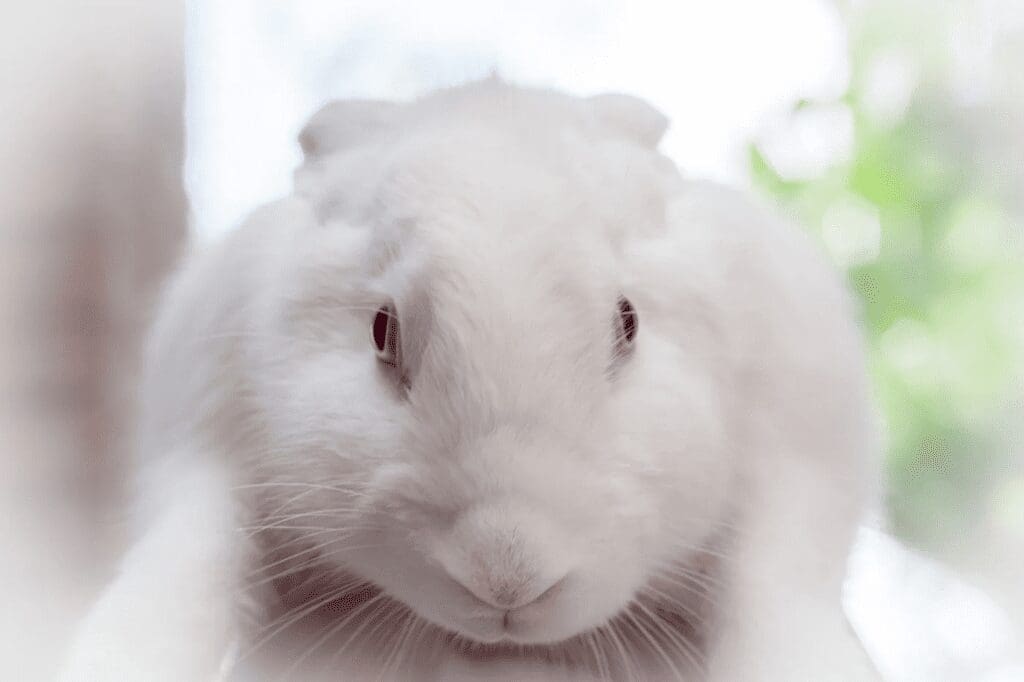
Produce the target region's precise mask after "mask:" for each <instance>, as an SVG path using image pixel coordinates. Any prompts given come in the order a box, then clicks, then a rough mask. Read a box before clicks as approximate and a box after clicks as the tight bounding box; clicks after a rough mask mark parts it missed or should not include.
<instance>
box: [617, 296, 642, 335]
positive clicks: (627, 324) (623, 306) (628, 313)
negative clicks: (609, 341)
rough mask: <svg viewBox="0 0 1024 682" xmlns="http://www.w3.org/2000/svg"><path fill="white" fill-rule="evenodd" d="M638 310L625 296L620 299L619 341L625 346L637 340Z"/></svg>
mask: <svg viewBox="0 0 1024 682" xmlns="http://www.w3.org/2000/svg"><path fill="white" fill-rule="evenodd" d="M638 322H639V320H638V318H637V315H636V308H634V307H633V304H632V303H630V302H629V299H628V298H626V297H625V296H620V297H619V339H620V342H624V343H625V345H627V346H628V345H629V344H632V343H633V339H635V338H636V332H637V323H638Z"/></svg>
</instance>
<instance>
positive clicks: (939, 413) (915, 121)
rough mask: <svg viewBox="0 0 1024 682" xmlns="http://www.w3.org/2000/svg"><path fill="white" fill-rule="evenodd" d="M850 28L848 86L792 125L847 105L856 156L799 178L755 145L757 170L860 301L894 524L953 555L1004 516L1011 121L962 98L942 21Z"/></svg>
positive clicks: (1012, 332) (1014, 316) (1017, 356)
mask: <svg viewBox="0 0 1024 682" xmlns="http://www.w3.org/2000/svg"><path fill="white" fill-rule="evenodd" d="M848 19H849V23H850V33H849V47H850V55H849V62H850V74H851V75H850V79H849V85H848V87H847V89H846V92H845V93H844V94H843V95H842V96H841V97H840V98H838V100H833V101H830V102H807V101H802V102H798V103H796V104H795V105H794V107H793V111H792V115H791V117H790V123H793V124H795V121H796V120H797V119H799V117H801V116H806V114H807V113H808V112H810V113H813V112H814V111H815V110H823V109H826V108H827V109H828V110H831V111H835V110H836V109H837V108H838V109H839V111H841V112H842V113H843V114H844V115H845V119H844V120H845V121H846V123H847V130H846V134H847V135H848V134H849V133H850V129H851V128H852V137H851V142H850V144H849V145H848V147H849V148H848V149H846V150H845V152H844V153H842V154H839V155H838V156H839V158H836V159H833V160H832V162H831V163H828V164H826V165H825V167H823V168H821V169H819V170H817V171H816V172H814V173H812V174H810V175H807V174H804V175H799V174H798V177H794V176H793V175H794V174H792V173H788V174H787V173H786V172H785V169H783V170H781V171H780V168H779V166H781V165H782V164H779V163H778V162H776V163H775V164H774V165H773V162H772V161H773V160H772V158H771V154H770V153H769V152H770V151H771V150H770V149H769V148H768V146H767V145H765V144H764V143H763V142H762V143H760V144H754V145H752V147H751V150H750V161H751V166H750V167H751V172H752V177H753V181H754V184H755V186H757V187H759V188H761V189H762V190H764V191H767V192H768V193H770V194H771V195H772V196H773V197H774V198H775V199H776V201H777V202H779V203H781V204H782V205H783V206H784V207H787V208H788V209H789V210H790V211H791V212H792V213H794V214H795V215H796V216H797V217H798V219H799V220H800V221H801V222H802V223H803V224H805V225H808V226H810V228H811V229H812V230H814V231H815V232H816V234H818V235H819V236H820V237H821V238H822V240H823V242H824V243H825V245H826V247H828V248H829V249H830V250H831V251H832V252H833V254H834V255H836V256H837V262H839V264H840V265H841V266H843V267H845V269H846V272H847V274H848V278H849V281H850V283H851V286H852V288H853V289H854V290H855V292H856V293H857V294H858V295H859V296H860V299H861V301H862V306H863V315H864V327H865V329H866V332H867V335H868V342H869V354H870V365H871V370H872V372H873V375H874V381H875V386H876V391H877V398H878V401H879V403H880V407H881V409H882V411H883V413H884V416H885V418H886V420H887V425H888V438H889V442H888V453H887V459H886V464H887V467H886V468H887V474H888V503H889V514H890V518H891V521H892V525H893V529H894V530H895V531H896V532H897V534H899V535H900V536H902V537H904V538H905V539H907V540H909V541H911V542H912V543H914V544H918V545H922V546H926V547H930V548H933V549H938V548H942V549H946V550H950V549H956V548H957V547H959V546H961V545H962V544H963V543H962V541H964V540H965V535H966V534H967V533H968V531H969V529H970V528H972V527H974V525H975V523H976V522H977V521H978V519H977V518H976V517H977V515H980V514H987V513H992V510H990V509H989V508H988V506H989V504H990V500H988V499H987V498H986V495H988V494H989V492H988V491H989V490H990V485H989V484H990V483H991V482H992V480H994V479H997V478H998V477H999V476H1000V475H1002V474H1000V471H1001V468H1002V467H1004V466H1006V465H1007V464H1008V461H1009V459H1008V457H1009V452H1008V450H1009V447H1010V446H1009V445H1008V444H1007V443H1004V442H1003V437H1004V435H1005V433H1006V423H1005V422H1006V419H1007V414H1008V408H1009V406H1010V405H1011V404H1012V401H1013V399H1014V398H1015V397H1019V396H1020V395H1021V388H1022V387H1021V386H1020V385H1019V381H1020V379H1019V378H1020V376H1021V367H1022V360H1024V339H1022V335H1021V333H1020V329H1021V324H1020V321H1021V319H1022V312H1024V303H1022V302H1024V266H1022V261H1021V252H1020V249H1019V244H1020V235H1021V228H1020V224H1019V222H1018V218H1019V210H1020V209H1019V206H1015V203H1014V202H1015V200H1016V199H1017V198H1019V197H1015V194H1014V190H1015V188H1013V187H1012V186H1010V184H1009V182H1008V181H1007V176H1006V175H1005V174H1002V175H1001V174H1000V171H1001V170H1005V169H1006V168H1007V164H1008V165H1009V166H1010V167H1014V166H1015V165H1016V163H1018V162H1017V160H1016V159H1015V158H1009V159H1006V158H1003V157H1005V156H1006V154H1008V153H1012V152H1010V151H1009V150H1007V149H1003V148H1001V145H1002V144H1004V143H1005V142H1007V141H1006V140H1002V139H1000V138H999V136H998V134H996V133H997V132H998V131H997V127H996V126H997V122H995V121H996V118H993V115H996V114H1005V112H999V111H993V110H991V109H987V108H986V107H985V106H984V104H978V103H976V102H971V101H970V98H969V97H967V98H965V97H964V96H963V93H962V92H959V93H958V91H957V87H960V88H961V89H962V88H963V86H964V84H963V83H962V82H961V83H960V84H959V86H958V85H957V84H956V83H955V82H954V81H955V80H956V79H955V78H954V75H955V73H954V71H955V70H954V67H955V66H956V65H955V64H953V63H952V62H951V57H950V52H949V50H948V49H946V50H943V46H948V40H949V36H948V35H945V34H944V33H943V31H945V30H948V24H943V22H942V21H941V20H940V19H941V17H940V18H939V19H936V20H935V21H934V22H933V24H934V25H932V24H929V23H927V22H924V23H922V22H921V15H920V14H919V13H918V14H912V15H908V16H905V17H900V16H899V15H898V14H894V12H893V5H891V4H890V5H889V8H888V9H885V5H884V4H882V3H879V4H876V5H875V7H874V9H870V10H869V11H865V12H862V13H860V14H858V15H857V16H850V17H848ZM894 50H895V52H894ZM893 54H896V55H898V56H899V59H897V60H895V61H894V60H893V59H892V58H891V56H892V55H893ZM887 55H888V57H887ZM901 65H902V67H908V65H909V68H903V69H902V71H903V72H904V73H906V72H910V73H911V74H912V76H913V77H912V78H911V79H909V80H907V82H905V83H903V84H902V85H903V86H904V87H903V89H902V91H901V90H900V88H899V87H889V92H888V95H887V97H888V100H889V101H890V103H891V102H892V100H896V105H895V106H893V107H890V109H891V110H890V111H884V109H885V107H882V110H883V111H880V107H879V104H878V102H879V95H878V92H879V83H880V82H881V83H882V85H883V86H884V85H885V83H886V82H889V83H890V85H891V84H892V83H895V84H896V86H900V85H901V83H900V82H899V78H896V76H898V75H899V73H897V72H900V70H901V69H900V68H898V67H901ZM880 79H881V81H880ZM905 80H906V79H905ZM967 85H968V86H969V85H970V83H967ZM882 94H883V95H886V93H885V92H884V88H883V93H882ZM900 97H902V98H903V99H902V101H900ZM885 99H886V98H885V97H882V98H881V101H882V102H883V104H884V102H885ZM965 100H966V101H965ZM839 134H840V132H839V131H835V132H834V135H839ZM1002 162H1006V163H1002ZM1010 177H1017V176H1016V174H1011V175H1010ZM1016 189H1018V190H1019V188H1016ZM851 207H852V208H851ZM872 226H874V231H873V230H872ZM851 244H852V246H851ZM844 245H845V246H844ZM851 254H852V255H851Z"/></svg>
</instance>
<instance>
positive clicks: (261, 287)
mask: <svg viewBox="0 0 1024 682" xmlns="http://www.w3.org/2000/svg"><path fill="white" fill-rule="evenodd" d="M664 128H665V121H664V118H663V117H662V116H661V115H660V114H659V113H657V112H656V111H654V110H653V109H651V108H650V107H649V106H647V105H646V104H644V103H643V102H641V101H639V100H635V99H633V98H627V97H624V96H604V97H599V98H592V99H589V100H581V99H576V98H572V97H567V96H563V95H559V94H556V93H551V92H544V91H534V90H524V89H519V88H515V87H511V86H508V85H505V84H503V83H500V82H498V81H496V80H491V81H487V82H483V83H478V84H474V85H470V86H467V87H464V88H459V89H454V90H450V91H444V92H439V93H436V94H433V95H431V96H428V97H426V98H424V99H422V100H419V101H417V102H414V103H410V104H405V105H397V104H390V103H373V102H360V103H336V104H333V105H330V106H329V107H328V108H326V109H324V110H323V111H322V112H321V113H319V114H317V115H316V116H315V117H314V118H313V120H312V122H311V124H310V126H309V127H308V128H307V129H306V130H305V131H304V133H303V136H302V141H303V148H304V150H305V151H306V153H307V158H306V162H305V163H304V164H303V166H302V167H301V168H300V169H299V170H298V171H297V174H296V183H295V192H294V194H293V196H291V197H288V198H286V199H282V200H281V201H279V202H277V203H275V204H272V205H270V206H268V207H266V208H264V209H261V210H260V211H259V212H257V213H256V214H255V215H254V216H253V217H252V218H251V219H250V220H249V221H248V222H247V223H246V224H244V225H243V226H242V227H240V228H239V229H238V230H237V231H236V232H235V233H234V234H233V235H231V236H230V237H229V238H228V239H227V240H226V241H225V242H224V243H223V244H221V245H220V246H219V247H217V248H215V249H213V250H212V251H210V252H207V253H204V254H202V255H197V256H195V257H194V258H192V259H191V260H190V261H189V262H188V264H187V265H186V267H185V269H184V270H183V271H182V272H181V274H180V275H179V276H178V277H177V278H176V280H175V281H174V283H173V285H172V287H171V288H170V290H169V291H168V293H167V296H166V298H165V302H164V306H163V309H162V313H161V315H160V318H159V321H158V322H157V324H156V327H155V330H154V333H153V336H152V341H151V344H150V348H149V354H148V364H147V366H148V372H147V376H146V380H145V383H144V390H143V395H144V405H143V408H144V409H143V412H144V415H143V418H142V434H141V443H140V449H141V451H142V452H143V453H144V455H145V461H144V463H143V487H142V491H143V492H142V493H141V495H140V503H141V506H142V512H141V513H140V519H141V521H140V533H141V539H140V541H139V544H138V545H137V546H136V548H135V549H134V550H133V551H132V553H131V554H130V555H129V557H128V558H127V559H126V560H125V563H124V567H123V571H122V573H121V576H120V577H119V578H118V579H117V580H116V581H115V582H114V583H113V584H112V585H111V587H110V588H109V590H108V591H107V593H106V594H105V595H104V597H103V598H102V599H101V601H100V604H99V605H98V606H97V608H96V610H95V612H94V613H93V615H92V616H91V617H90V620H89V621H88V623H87V624H86V627H84V628H83V632H82V635H81V638H80V641H79V642H78V645H77V647H76V650H75V654H74V660H73V662H72V664H71V665H70V667H69V673H68V678H69V679H82V680H84V679H88V680H93V679H109V680H114V679H118V680H120V679H129V678H130V677H132V676H128V677H126V676H125V674H124V671H126V670H131V671H148V674H146V675H142V674H141V673H140V674H139V675H136V676H134V677H133V678H134V679H156V678H157V676H159V675H163V676H164V677H165V678H166V679H175V680H186V679H212V678H213V677H214V676H215V675H216V674H217V670H218V669H219V668H220V666H221V665H222V660H221V659H222V658H223V656H224V655H226V653H227V652H228V651H229V649H230V643H231V642H232V641H235V640H238V641H240V642H241V644H240V647H239V648H240V650H242V651H244V650H246V648H247V645H251V644H253V643H254V642H257V641H261V640H262V639H263V638H264V637H263V636H264V635H265V634H266V632H267V630H268V628H267V627H266V626H267V624H268V623H269V622H270V621H271V619H272V615H271V614H272V613H273V612H274V610H275V608H278V607H279V605H277V603H276V600H277V599H278V598H279V595H278V592H276V591H275V590H271V589H262V590H260V589H252V590H246V589H245V588H246V586H247V585H248V584H249V583H250V582H251V581H252V575H253V571H254V570H256V569H259V567H260V566H261V565H264V566H265V565H268V564H271V566H270V567H268V568H267V575H270V574H272V573H275V572H279V571H282V569H288V570H297V569H300V568H303V566H304V563H303V562H306V563H307V564H308V566H307V568H309V570H310V572H309V574H308V575H311V576H312V577H313V579H314V580H316V579H317V578H319V579H320V580H322V582H320V583H316V582H314V583H313V584H314V585H319V587H317V588H315V589H313V590H312V591H311V592H310V593H309V594H308V595H307V597H305V598H304V600H305V602H309V601H310V600H312V599H315V598H316V597H317V596H322V595H323V594H324V591H325V590H329V589H330V588H331V587H332V586H337V584H338V581H343V580H344V579H345V577H350V578H353V579H363V580H365V581H368V582H371V583H373V585H375V586H376V587H377V588H379V589H381V590H383V593H382V595H385V596H380V597H378V598H377V601H376V602H375V603H374V602H373V600H371V603H373V604H374V607H376V606H381V607H382V608H380V609H376V608H371V607H370V606H369V605H365V608H362V609H361V608H360V607H359V606H356V607H355V608H354V609H351V610H350V611H348V612H346V615H348V616H351V618H349V620H348V621H347V622H346V623H344V624H342V623H341V621H343V620H344V618H342V617H341V616H338V617H337V618H336V620H337V621H338V623H333V622H332V621H331V618H330V617H329V615H328V618H327V626H328V627H330V626H331V625H339V626H340V630H339V632H340V633H341V634H345V633H351V637H350V638H349V639H348V640H345V639H344V638H342V640H341V642H342V643H341V644H337V643H335V641H334V640H333V639H329V638H328V639H325V640H322V643H321V645H320V646H319V647H313V644H315V643H316V640H317V639H318V637H319V631H316V632H315V633H314V635H313V636H312V637H311V638H310V639H307V640H303V643H302V644H301V645H299V644H296V645H295V646H296V648H295V649H293V650H289V649H287V647H285V648H284V651H285V653H283V654H281V660H288V661H291V662H294V660H295V659H296V658H297V657H298V656H297V654H296V652H301V653H304V654H307V655H304V656H303V657H302V658H303V661H310V660H319V661H320V662H321V664H322V665H321V669H324V667H326V669H327V670H328V671H329V672H330V675H329V677H330V678H331V679H335V678H336V677H335V676H336V675H337V676H341V678H344V676H345V675H346V674H348V675H349V676H350V677H349V679H369V678H371V677H388V676H392V675H393V676H394V677H395V678H396V679H410V678H412V677H414V678H415V679H450V680H454V679H485V678H488V677H490V678H491V679H515V678H517V677H518V678H519V679H527V678H528V679H598V678H600V677H602V676H604V677H612V678H615V679H624V678H631V679H655V680H666V679H673V678H677V677H678V678H682V677H685V678H686V679H694V680H697V679H708V680H712V681H714V682H727V681H730V682H741V681H742V682H747V681H756V680H772V681H775V680H780V681H781V680H827V679H837V680H838V679H843V680H845V679H855V678H856V677H857V676H858V675H864V676H866V675H867V674H868V673H867V671H866V668H864V667H863V662H862V661H861V659H860V654H859V651H858V649H857V646H856V643H855V641H854V640H853V638H852V637H851V636H849V635H848V633H847V631H846V628H845V622H844V620H843V617H842V613H841V610H840V605H839V591H840V586H841V582H842V578H843V574H844V566H845V560H846V556H847V552H848V549H849V545H850V543H851V541H852V537H853V530H854V528H855V526H856V523H857V521H858V519H859V517H860V514H861V511H862V508H863V505H864V503H865V499H866V496H867V494H868V493H869V490H870V481H871V467H870V456H871V455H872V453H873V451H874V449H875V442H874V438H873V429H872V419H871V410H870V409H869V404H868V399H867V386H866V381H865V372H864V365H863V359H862V352H861V344H860V341H859V335H858V330H857V327H856V324H855V321H854V315H855V311H854V308H853V306H852V305H851V302H850V300H849V297H848V296H847V295H846V293H845V291H844V290H843V287H842V286H841V285H840V283H839V280H838V278H837V276H836V275H835V274H834V273H833V272H831V270H830V269H829V268H828V267H826V266H825V265H824V264H823V262H822V259H821V258H820V257H819V255H818V254H817V253H816V252H815V251H814V249H813V248H811V247H810V246H809V245H808V244H807V243H806V240H805V239H804V238H803V237H802V236H801V235H800V234H798V232H797V231H795V230H794V229H793V228H791V227H790V226H788V225H786V224H783V223H782V222H780V221H778V220H777V219H775V218H773V217H772V216H771V214H770V213H769V212H767V211H765V210H763V209H760V208H758V207H756V206H754V205H752V204H751V203H750V202H749V201H748V200H746V199H744V198H743V197H742V196H739V195H737V194H736V193H733V192H731V191H729V190H726V189H723V188H719V187H715V186H711V185H707V184H701V183H695V182H689V181H685V180H683V179H682V178H681V177H680V176H679V175H678V173H677V172H676V170H675V167H674V166H673V164H671V163H670V162H669V161H668V160H667V159H665V158H664V157H663V156H661V155H660V154H658V152H657V151H656V144H657V141H658V138H659V137H660V135H661V134H662V132H663V131H664ZM620 295H625V296H627V297H628V298H629V299H630V300H631V301H632V302H633V304H634V305H635V307H636V309H637V311H638V315H639V334H638V337H637V340H636V345H635V347H634V349H633V352H632V353H631V354H630V355H629V356H628V357H625V358H620V359H619V360H618V361H615V360H614V358H613V354H612V348H613V345H614V338H613V329H614V327H613V321H614V320H615V319H616V317H615V316H616V314H617V313H616V301H617V300H618V297H619V296H620ZM385 303H392V304H393V305H394V306H395V308H396V309H397V312H398V315H399V318H400V328H401V335H402V344H403V347H402V352H403V363H404V370H405V372H406V375H407V378H408V382H409V388H408V391H407V392H406V391H404V390H403V388H402V386H401V383H400V382H399V381H398V380H397V379H398V378H397V377H396V376H394V374H393V373H392V372H391V371H390V370H389V369H388V368H387V367H385V366H382V365H381V364H380V363H379V362H378V361H377V360H376V358H375V355H374V349H373V347H372V345H371V340H370V332H369V330H370V326H371V321H372V319H373V316H374V313H375V311H376V310H377V309H378V307H379V306H381V305H383V304H385ZM258 526H263V527H264V529H263V531H262V532H260V533H256V534H255V535H254V534H253V533H250V532H247V531H245V530H235V529H236V528H248V529H251V528H253V527H258ZM267 526H275V527H274V528H267ZM303 537H306V538H308V539H309V542H310V543H316V544H317V545H318V546H319V549H318V551H316V552H312V551H307V552H306V553H304V554H301V555H300V557H299V558H298V559H294V560H288V556H287V552H285V554H284V555H282V554H280V553H275V551H274V550H275V548H278V549H280V548H282V547H283V548H285V549H290V550H293V551H294V550H297V549H303V548H306V549H308V548H309V547H310V546H311V545H305V544H303V543H302V542H301V540H302V538H303ZM282 559H283V560H282ZM312 559H315V562H314V561H311V560H312ZM278 561H280V563H278ZM692 575H696V576H697V577H693V578H691V577H687V576H692ZM307 577H308V576H307ZM263 584H264V587H266V586H267V585H268V584H269V583H267V582H266V581H265V580H264V581H263ZM549 588H552V589H551V590H550V591H548V590H549ZM373 594H376V593H373ZM538 597H539V599H537V598H538ZM535 599H536V601H534V600H535ZM502 600H506V601H508V602H510V603H511V604H512V606H511V607H505V606H497V604H499V603H500V602H501V601H502ZM247 601H252V602H254V604H252V605H248V606H247ZM300 601H302V600H300ZM491 604H495V606H492V605H491ZM510 608H511V611H509V609H510ZM506 611H509V613H510V615H508V617H507V618H506V613H505V612H506ZM624 612H628V613H629V614H630V616H629V617H627V616H624V615H622V614H623V613H624ZM656 612H657V613H656ZM683 620H687V621H689V625H681V624H680V623H681V622H682V621H683ZM277 622H284V621H277ZM609 622H611V624H610V625H609ZM360 627H363V628H364V629H363V630H362V632H356V631H357V630H358V629H359V628H360ZM325 632H326V631H325ZM367 633H372V634H371V635H370V636H367ZM444 633H457V634H458V635H461V639H460V641H459V642H456V643H452V642H451V641H449V640H450V638H448V639H445V637H444ZM306 634H308V633H306ZM403 634H404V635H405V637H404V638H403V637H402V635H403ZM297 637H298V636H297ZM271 639H273V638H271ZM300 639H301V638H300ZM345 641H348V644H344V642H345ZM156 642H158V643H159V644H160V645H159V646H156V645H155V644H154V643H156ZM311 642H312V644H311ZM487 642H498V644H496V645H494V646H490V647H488V646H482V645H481V643H487ZM509 642H511V643H515V644H516V645H520V644H521V645H524V646H523V647H519V646H510V645H509V644H507V643H509ZM268 646H272V645H268ZM249 648H251V646H249ZM261 650H262V648H261ZM289 652H290V653H289ZM390 654H394V656H392V657H391V658H388V655H390ZM378 655H382V656H384V658H379V657H378ZM242 659H243V662H242V663H240V664H239V668H238V669H239V670H242V669H243V668H245V669H248V670H250V671H252V670H253V669H254V666H255V665H256V664H254V663H253V661H254V660H256V659H254V658H253V657H251V656H242ZM560 661H561V662H560ZM302 664H303V663H299V664H298V665H299V666H300V667H301V665H302ZM267 665H268V666H270V667H268V668H266V669H265V670H269V669H271V668H272V664H271V663H268V664H267ZM284 667H285V668H287V666H284ZM314 668H315V667H314ZM314 668H311V670H313V669H314ZM255 669H256V670H258V669H259V668H258V666H257V667H256V668H255ZM83 671H85V672H83ZM200 671H201V672H200ZM346 671H348V672H347V673H346ZM356 671H358V672H356ZM413 671H415V672H413ZM516 671H518V672H516ZM253 674H254V675H255V676H256V677H257V679H260V677H259V675H260V674H261V673H259V672H255V673H253ZM306 675H307V676H309V675H312V673H311V672H307V673H306ZM531 675H532V677H529V676H531ZM307 678H308V677H307ZM161 679H162V678H161Z"/></svg>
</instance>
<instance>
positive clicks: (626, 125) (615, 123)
mask: <svg viewBox="0 0 1024 682" xmlns="http://www.w3.org/2000/svg"><path fill="white" fill-rule="evenodd" d="M585 101H586V103H587V105H588V106H589V107H590V110H591V111H592V112H593V113H594V115H595V116H596V118H597V119H598V121H599V122H600V123H601V124H602V125H604V126H605V127H606V128H607V129H609V130H612V131H614V132H617V133H618V134H620V135H624V136H626V137H628V138H630V139H632V140H635V141H636V142H639V143H640V144H641V145H643V146H645V147H650V148H651V149H653V148H655V147H657V146H658V142H660V141H661V138H662V136H663V135H664V134H665V131H666V130H667V129H668V118H667V117H666V116H665V115H664V114H663V113H661V112H660V111H658V110H657V109H655V108H654V107H652V106H651V105H650V104H648V103H647V102H645V101H644V100H642V99H640V98H639V97H633V96H632V95H620V94H618V93H608V94H604V95H595V96H593V97H589V98H587V99H586V100H585Z"/></svg>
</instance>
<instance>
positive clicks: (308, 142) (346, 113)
mask: <svg viewBox="0 0 1024 682" xmlns="http://www.w3.org/2000/svg"><path fill="white" fill-rule="evenodd" d="M398 109H399V105H398V104H395V103H394V102H384V101H380V100H365V99H346V100H336V101H334V102H330V103H328V104H326V105H324V106H323V107H322V108H321V109H320V110H319V111H317V112H316V113H315V114H313V116H312V118H310V119H309V122H308V123H306V126H305V127H304V128H303V129H302V132H300V133H299V144H300V145H301V146H302V151H303V153H305V155H306V158H307V159H309V158H313V157H318V156H326V155H327V154H330V153H332V152H336V151H338V150H339V149H344V148H345V147H349V146H351V145H354V144H357V143H358V142H359V141H360V140H361V139H364V138H367V137H370V136H372V135H374V134H375V133H377V132H379V131H380V130H382V129H384V128H387V127H389V126H390V125H391V124H392V122H393V121H394V120H395V118H396V117H397V115H398Z"/></svg>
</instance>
